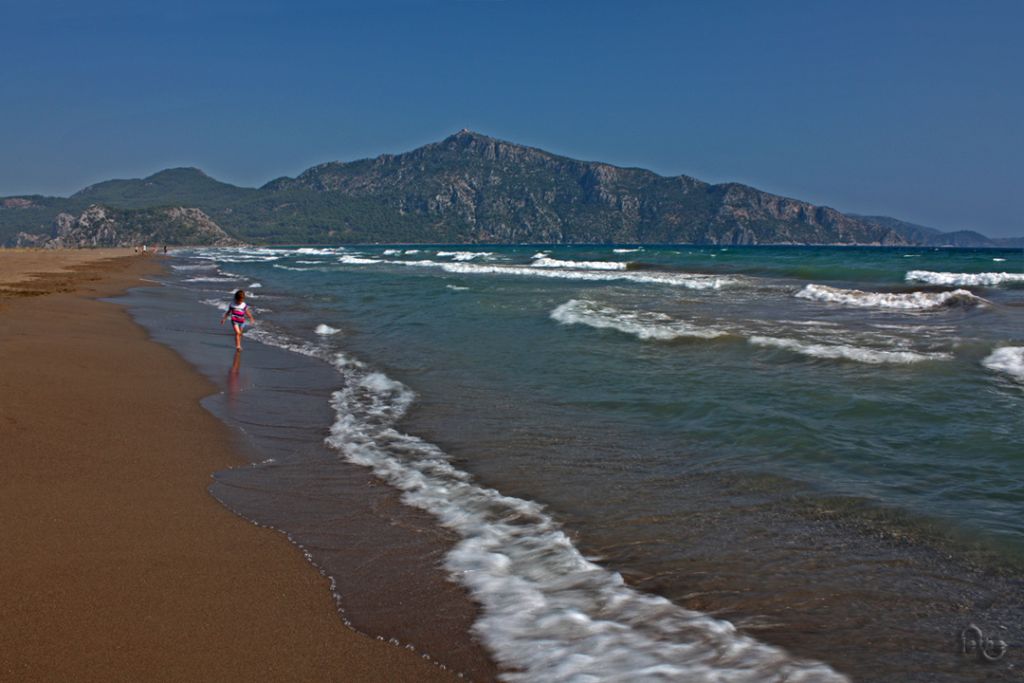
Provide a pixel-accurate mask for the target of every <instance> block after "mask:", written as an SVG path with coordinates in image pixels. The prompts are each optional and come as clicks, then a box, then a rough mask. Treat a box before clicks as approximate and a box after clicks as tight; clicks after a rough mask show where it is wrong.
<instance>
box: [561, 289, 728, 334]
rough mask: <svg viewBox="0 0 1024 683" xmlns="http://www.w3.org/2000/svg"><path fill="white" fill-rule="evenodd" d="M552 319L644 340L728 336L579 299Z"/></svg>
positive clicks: (646, 314) (572, 301)
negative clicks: (616, 331) (612, 331)
mask: <svg viewBox="0 0 1024 683" xmlns="http://www.w3.org/2000/svg"><path fill="white" fill-rule="evenodd" d="M551 319H552V320H555V321H557V322H559V323H562V324H563V325H587V326H588V327H593V328H596V329H612V330H618V331H619V332H625V333H626V334H631V335H633V336H635V337H637V338H639V339H644V340H651V339H653V340H659V341H669V340H672V339H682V338H687V337H689V338H696V339H714V338H715V337H721V336H724V335H726V334H728V333H727V332H726V331H724V330H721V329H718V328H715V327H701V326H698V325H693V324H690V323H687V322H683V321H681V320H673V319H672V318H670V317H669V316H667V315H664V314H661V313H650V312H629V311H621V310H618V309H615V308H611V307H608V306H601V305H599V304H597V303H594V302H593V301H585V300H579V299H571V300H569V301H567V302H565V303H564V304H562V305H561V306H558V307H557V308H555V309H554V310H553V311H551Z"/></svg>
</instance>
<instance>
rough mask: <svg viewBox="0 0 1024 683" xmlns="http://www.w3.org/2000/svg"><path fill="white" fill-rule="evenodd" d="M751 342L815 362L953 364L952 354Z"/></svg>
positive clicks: (769, 339)
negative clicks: (946, 361)
mask: <svg viewBox="0 0 1024 683" xmlns="http://www.w3.org/2000/svg"><path fill="white" fill-rule="evenodd" d="M748 341H749V342H750V343H751V344H753V345H754V346H762V347H769V348H776V349H785V350H787V351H792V352H794V353H799V354H802V355H804V356H810V357H811V358H823V359H828V360H850V361H856V362H858V363H868V364H871V365H884V364H909V363H920V362H923V361H936V360H950V359H951V358H952V357H953V356H952V355H950V354H948V353H941V352H931V353H925V352H920V351H883V350H880V349H872V348H867V347H863V346H853V345H851V344H826V343H820V342H811V341H803V340H799V339H791V338H786V337H769V336H765V335H753V336H751V337H750V338H749V339H748Z"/></svg>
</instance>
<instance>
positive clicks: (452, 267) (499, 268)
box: [343, 257, 738, 289]
mask: <svg viewBox="0 0 1024 683" xmlns="http://www.w3.org/2000/svg"><path fill="white" fill-rule="evenodd" d="M343 258H346V257H343ZM343 263H347V264H350V265H396V266H411V267H420V268H440V269H441V270H443V271H445V272H446V273H453V274H456V275H511V276H521V275H525V276H529V277H546V278H555V279H562V280H582V281H589V282H618V281H627V282H638V283H643V284H656V285H669V286H673V287H685V288H687V289H720V288H721V287H723V286H728V285H732V284H735V283H737V282H738V280H737V278H734V277H723V276H717V275H697V274H692V273H666V272H660V271H611V270H572V269H563V268H534V267H532V266H513V265H503V264H482V263H467V262H453V261H431V260H429V259H423V260H420V261H395V260H387V259H364V258H355V257H348V260H346V261H343Z"/></svg>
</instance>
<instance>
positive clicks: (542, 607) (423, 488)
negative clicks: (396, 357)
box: [254, 329, 848, 683]
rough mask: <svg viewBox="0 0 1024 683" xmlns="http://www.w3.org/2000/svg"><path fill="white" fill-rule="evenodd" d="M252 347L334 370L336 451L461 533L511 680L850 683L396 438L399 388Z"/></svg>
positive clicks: (356, 371)
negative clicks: (702, 608)
mask: <svg viewBox="0 0 1024 683" xmlns="http://www.w3.org/2000/svg"><path fill="white" fill-rule="evenodd" d="M254 337H255V338H258V340H259V341H263V342H264V343H269V344H271V345H274V346H278V347H280V348H286V349H290V350H292V351H295V352H297V353H303V354H306V355H311V356H315V357H319V358H321V359H323V360H327V361H328V362H330V363H331V364H332V365H333V366H334V368H335V369H336V370H337V371H338V373H339V375H340V376H341V380H342V382H341V385H342V388H341V389H339V390H338V391H336V392H334V394H333V395H332V397H331V406H332V407H333V409H334V412H335V422H334V423H333V424H332V425H331V429H330V436H328V437H327V439H326V442H327V444H328V445H329V446H330V447H331V448H333V449H335V450H336V451H337V452H338V453H339V454H340V455H341V456H342V457H343V458H345V459H346V460H347V461H348V462H351V463H354V464H358V465H362V466H365V467H367V468H370V469H371V470H372V472H373V473H374V475H375V476H376V477H378V478H379V479H381V480H382V481H384V482H386V483H388V484H390V485H391V486H394V487H395V488H396V489H398V490H399V491H400V492H401V493H402V501H403V502H404V503H405V504H407V505H410V506H412V507H416V508H419V509H422V510H425V511H427V512H429V513H431V514H432V515H433V516H434V517H435V518H436V519H437V520H438V522H439V523H440V524H441V525H442V526H443V527H445V528H447V529H449V530H451V531H453V532H454V533H455V534H456V535H457V537H458V541H457V542H456V544H455V546H454V547H453V548H452V549H451V550H450V551H449V553H448V554H447V556H446V557H445V559H444V567H445V569H446V570H447V571H448V573H449V575H450V576H451V578H452V579H453V580H454V581H456V582H458V583H460V584H462V585H463V586H464V587H465V588H466V589H467V590H468V591H469V593H470V594H471V596H472V597H473V599H474V600H476V602H477V603H478V604H479V605H480V606H481V613H480V616H479V617H478V619H477V621H476V623H475V624H474V625H473V630H474V632H475V633H476V635H477V636H478V637H479V638H480V640H481V641H482V642H483V643H484V645H485V646H486V647H487V649H488V650H489V651H490V652H491V654H492V655H493V656H494V658H495V660H496V661H497V662H498V663H499V664H501V665H502V666H503V668H504V669H505V671H503V672H502V673H501V674H499V677H500V678H501V679H502V680H505V681H509V682H512V683H526V682H530V683H534V682H537V683H545V682H560V681H597V680H605V681H611V680H621V681H626V680H629V681H677V680H686V681H692V682H693V683H711V682H712V681H715V682H728V683H762V682H764V683H783V682H786V683H840V682H846V681H847V680H848V679H846V677H844V676H842V675H841V674H838V673H836V672H835V671H833V670H832V669H831V668H829V667H828V666H826V665H824V664H821V663H818V662H813V661H807V660H802V659H797V658H794V657H792V656H790V655H789V654H788V653H786V652H785V651H784V650H782V649H781V648H778V647H775V646H771V645H766V644H764V643H760V642H758V641H756V640H754V639H753V638H751V637H749V636H746V635H743V634H741V633H739V632H738V631H737V629H736V628H735V626H733V624H731V623H730V622H727V621H724V620H721V619H716V618H714V617H711V616H709V615H706V614H703V613H701V612H696V611H693V610H688V609H685V608H683V607H680V606H678V605H676V604H673V603H672V602H670V601H669V600H667V599H666V598H663V597H660V596H655V595H649V594H646V593H642V592H640V591H638V590H635V589H633V588H631V587H629V586H628V585H626V583H625V581H624V580H623V578H622V576H621V575H620V574H618V573H617V572H614V571H611V570H608V569H605V568H604V567H601V566H599V565H597V564H595V563H593V562H591V561H589V560H587V559H586V558H585V557H584V556H583V555H582V554H581V553H580V551H579V550H578V549H577V548H576V546H575V545H574V544H573V542H572V539H571V538H570V537H569V535H568V534H566V532H565V531H564V530H563V529H562V528H561V526H560V525H559V524H558V522H557V521H555V520H554V519H553V518H552V517H551V516H550V515H549V514H548V513H547V512H546V511H545V509H544V508H543V506H541V505H539V504H538V503H535V502H532V501H528V500H523V499H521V498H515V497H511V496H506V495H503V494H501V493H500V492H498V491H497V490H495V489H491V488H487V487H484V486H481V485H480V484H478V483H476V482H475V481H474V480H473V478H472V476H471V475H469V474H468V473H466V472H464V471H462V470H459V469H457V468H456V467H455V466H453V465H452V463H451V462H450V461H449V458H448V456H447V454H445V453H444V452H443V451H442V450H441V449H439V448H438V447H437V446H435V445H433V444H431V443H428V442H426V441H424V440H422V439H420V438H418V437H415V436H411V435H408V434H405V433H402V432H401V431H399V430H398V429H396V427H395V425H396V423H397V422H398V421H399V420H400V419H401V418H402V417H403V415H404V414H405V413H406V412H407V410H408V408H409V406H410V405H411V404H412V402H413V400H414V399H415V394H414V393H413V392H412V391H411V390H410V389H409V388H408V387H406V386H405V385H403V384H402V383H401V382H397V381H395V380H393V379H391V378H390V377H387V376H386V375H384V374H383V373H381V372H377V371H374V370H373V369H372V368H370V367H368V366H366V365H365V364H364V363H362V362H361V361H358V360H356V359H353V358H350V357H348V356H346V355H345V354H342V353H328V352H327V351H326V350H325V349H324V348H323V347H322V346H320V345H317V344H312V343H309V342H303V341H296V340H291V339H289V338H287V337H284V336H283V335H280V334H276V333H274V332H272V331H269V330H266V329H262V330H261V329H257V330H254Z"/></svg>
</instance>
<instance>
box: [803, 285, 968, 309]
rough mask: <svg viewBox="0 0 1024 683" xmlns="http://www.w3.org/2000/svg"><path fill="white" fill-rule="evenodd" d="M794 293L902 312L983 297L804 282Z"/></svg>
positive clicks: (963, 292)
mask: <svg viewBox="0 0 1024 683" xmlns="http://www.w3.org/2000/svg"><path fill="white" fill-rule="evenodd" d="M794 296H796V297H797V298H799V299H809V300H811V301H824V302H826V303H833V304H841V305H843V306H852V307H855V308H890V309H897V310H905V311H933V310H937V309H941V308H949V307H951V306H957V305H966V306H975V305H978V304H981V303H984V301H985V300H984V299H982V298H981V297H978V296H975V295H974V294H971V293H970V292H968V291H967V290H966V289H955V290H953V291H951V292H906V293H899V294H895V293H883V292H864V291H861V290H859V289H839V288H837V287H829V286H827V285H813V284H811V285H807V286H806V287H804V288H803V289H801V290H800V291H799V292H797V293H796V294H795V295H794Z"/></svg>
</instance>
